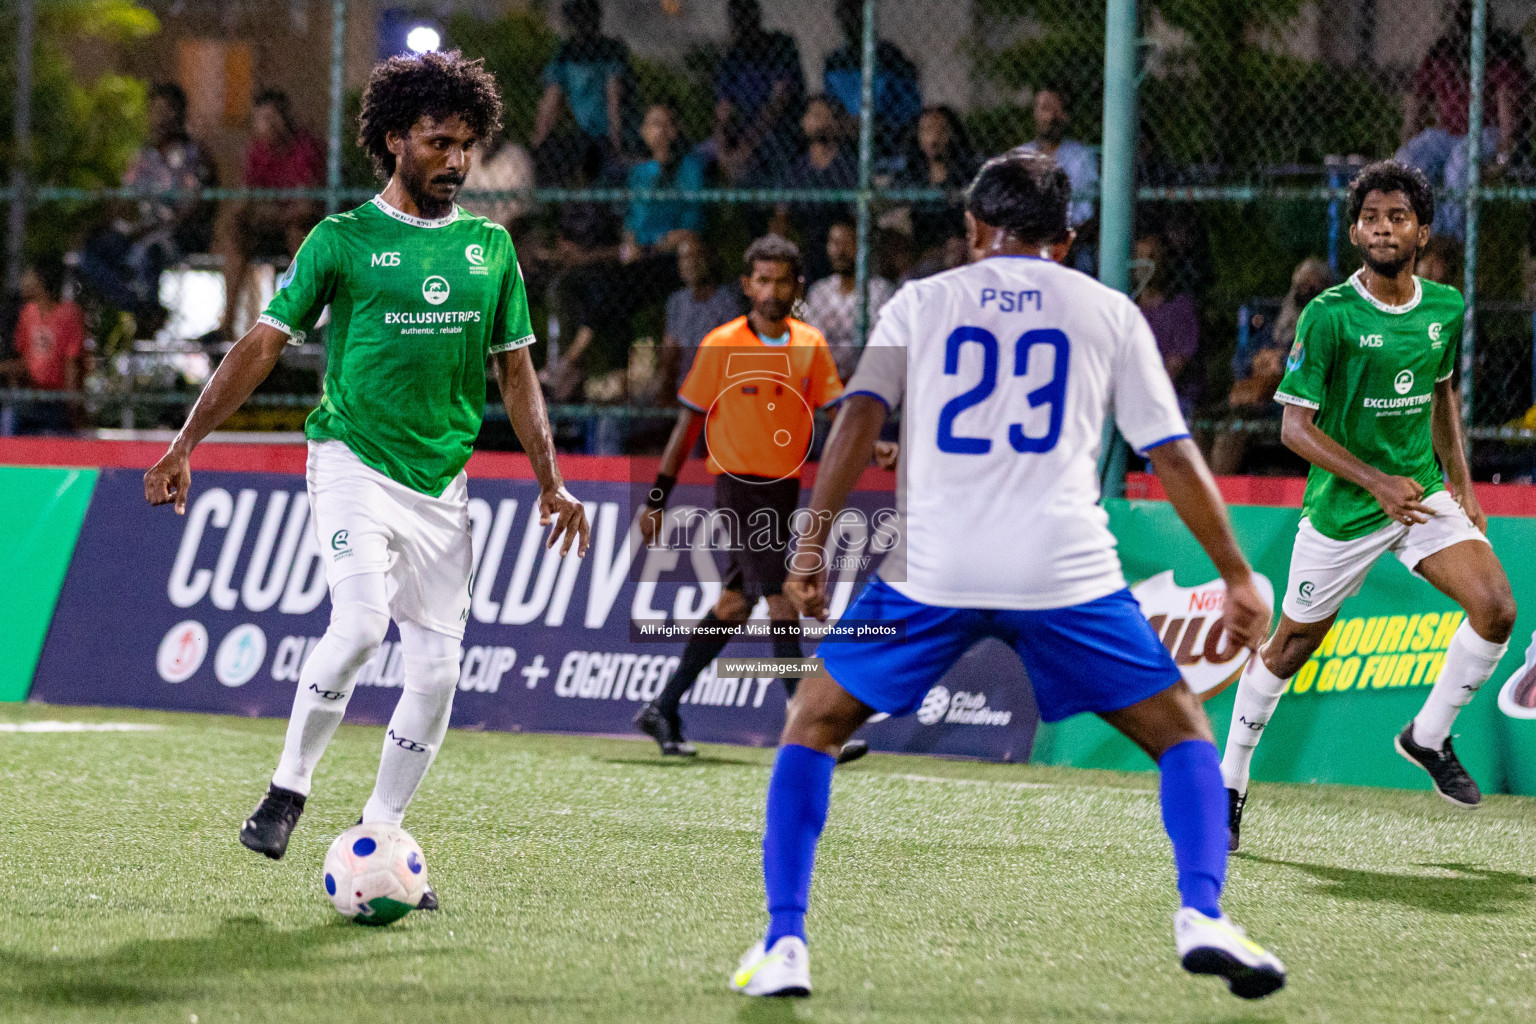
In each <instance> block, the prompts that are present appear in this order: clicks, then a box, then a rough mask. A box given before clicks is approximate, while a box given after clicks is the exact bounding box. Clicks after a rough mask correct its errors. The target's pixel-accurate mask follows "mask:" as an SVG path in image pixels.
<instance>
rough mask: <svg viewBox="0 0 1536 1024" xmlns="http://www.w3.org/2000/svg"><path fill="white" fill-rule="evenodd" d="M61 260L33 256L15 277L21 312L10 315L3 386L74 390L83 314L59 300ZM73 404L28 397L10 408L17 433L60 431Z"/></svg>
mask: <svg viewBox="0 0 1536 1024" xmlns="http://www.w3.org/2000/svg"><path fill="white" fill-rule="evenodd" d="M63 294H64V263H63V261H62V260H58V259H53V260H47V261H39V262H37V263H34V264H33V265H32V266H30V267H28V268H27V270H26V271H25V272H24V273H23V274H22V276H21V301H22V303H23V305H22V307H21V315H20V316H19V317H18V318H17V320H16V334H15V338H14V339H13V340H14V342H15V345H14V347H15V350H16V358H15V359H9V360H6V361H5V362H0V380H3V381H4V383H5V384H6V386H7V387H21V388H30V389H32V390H35V391H79V390H80V381H81V378H82V377H83V376H84V374H83V372H82V365H81V364H82V361H83V359H84V355H85V317H84V316H82V315H81V313H80V307H79V306H77V305H75V304H74V303H73V302H67V301H64V298H63ZM73 421H74V409H73V407H72V406H71V405H69V404H68V403H65V402H29V403H24V404H23V405H21V406H19V407H18V408H17V410H16V432H17V433H20V434H34V433H55V432H66V431H69V430H71V429H72V427H73Z"/></svg>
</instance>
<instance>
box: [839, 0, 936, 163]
mask: <svg viewBox="0 0 1536 1024" xmlns="http://www.w3.org/2000/svg"><path fill="white" fill-rule="evenodd" d="M836 13H837V24H838V27H840V28H841V29H842V30H843V45H842V46H839V47H838V48H837V49H835V50H833V51H832V52H831V53H830V54H828V55H827V62H826V65H825V66H824V68H823V70H822V74H821V87H822V89H823V90H824V91H825V92H826V94H827V95H828V96H831V97H832V98H833V99H834V100H835V101H837V103H838V104H839V106H840V107H841V112H842V114H843V116H844V117H847V118H850V119H852V120H853V121H855V122H857V120H858V116H859V107H860V102H859V100H860V97H861V96H862V95H863V87H864V3H863V0H837V11H836ZM873 100H874V109H875V126H874V139H875V157H876V159H882V158H885V159H888V158H890V157H895V156H898V155H899V154H900V153H901V145H902V140H903V139H904V137H905V134H904V133H906V132H907V131H908V130H910V129H911V127H912V122H913V121H915V120H917V115H918V113H919V111H921V110H922V109H923V90H922V86H921V84H920V83H919V77H918V72H917V65H915V64H913V63H912V62H911V61H910V60H908V59H907V55H906V54H904V53H902V52H901V49H900V48H899V47H898V46H897V45H896V44H895V43H892V42H888V41H886V40H884V39H881V40H878V41H877V42H876V43H875V80H874V97H873Z"/></svg>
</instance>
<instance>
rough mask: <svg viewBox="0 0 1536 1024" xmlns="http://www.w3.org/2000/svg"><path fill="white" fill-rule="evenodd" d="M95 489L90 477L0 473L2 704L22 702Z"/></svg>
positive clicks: (3, 469)
mask: <svg viewBox="0 0 1536 1024" xmlns="http://www.w3.org/2000/svg"><path fill="white" fill-rule="evenodd" d="M95 484H96V470H94V469H52V468H47V467H31V466H0V537H3V538H5V540H4V542H3V543H0V580H4V581H5V583H4V586H0V622H3V623H4V624H5V625H4V627H3V628H0V701H12V700H26V699H27V687H28V685H30V684H31V682H32V673H33V670H34V669H35V668H36V666H37V656H38V652H39V651H41V650H42V648H43V637H44V636H45V635H47V633H48V621H49V619H50V618H51V617H52V615H53V605H54V602H55V601H56V600H57V599H58V596H59V587H60V586H61V585H62V584H63V582H64V573H65V570H66V569H68V568H69V557H70V554H71V552H73V551H74V550H75V538H76V537H77V536H78V535H79V533H80V521H81V520H82V519H83V518H84V517H85V509H86V506H87V505H88V504H89V503H90V500H91V489H92V488H93V487H94V486H95Z"/></svg>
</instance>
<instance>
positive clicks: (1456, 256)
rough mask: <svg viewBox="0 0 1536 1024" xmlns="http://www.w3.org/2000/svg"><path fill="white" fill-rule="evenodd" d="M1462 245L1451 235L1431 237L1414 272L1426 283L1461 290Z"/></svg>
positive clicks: (1421, 250)
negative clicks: (1429, 282)
mask: <svg viewBox="0 0 1536 1024" xmlns="http://www.w3.org/2000/svg"><path fill="white" fill-rule="evenodd" d="M1461 258H1462V243H1461V242H1458V241H1457V240H1456V239H1454V238H1451V237H1450V236H1449V235H1431V236H1430V239H1429V242H1428V244H1426V245H1425V246H1424V248H1422V249H1420V250H1419V259H1418V262H1417V263H1415V264H1414V267H1413V272H1414V273H1415V274H1417V275H1418V276H1419V277H1422V278H1424V279H1425V280H1426V281H1434V282H1435V283H1436V284H1448V285H1450V286H1451V287H1452V288H1455V289H1457V290H1458V291H1459V290H1460V289H1461V286H1462V284H1464V283H1465V282H1463V281H1462V279H1461Z"/></svg>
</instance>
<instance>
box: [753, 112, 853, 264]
mask: <svg viewBox="0 0 1536 1024" xmlns="http://www.w3.org/2000/svg"><path fill="white" fill-rule="evenodd" d="M800 130H801V131H802V132H804V133H805V150H804V151H803V152H802V153H801V154H800V155H799V156H797V157H795V159H794V161H793V162H792V163H791V164H790V165H789V166H788V167H786V168H785V169H784V170H783V172H782V173H780V174H779V175H777V178H776V180H775V182H774V184H776V185H777V186H779V187H780V188H804V189H849V188H855V187H857V186H858V183H859V167H858V162H857V160H855V158H854V156H853V154H852V153H851V152H850V151H849V150H848V148H847V147H846V146H844V145H843V137H842V133H841V132H840V131H839V130H838V125H837V112H836V109H835V108H834V106H833V101H832V99H831V98H830V97H827V96H820V95H818V96H812V97H811V98H810V99H809V100H806V103H805V114H804V116H803V117H801V118H800ZM848 210H849V204H847V203H831V204H829V203H812V202H799V203H780V204H779V206H778V209H777V210H776V211H775V213H774V215H773V219H772V220H771V221H770V222H769V226H768V230H769V232H770V233H771V234H775V235H780V236H782V237H785V238H788V237H789V236H790V235H791V234H796V235H799V236H800V251H801V252H803V253H805V276H806V277H807V278H809V279H810V280H816V279H817V278H821V277H825V276H826V275H827V274H828V273H830V272H831V269H832V268H831V265H830V264H829V263H828V262H827V228H828V227H829V226H830V225H831V223H832V222H833V221H835V220H837V219H839V218H841V217H846V216H848Z"/></svg>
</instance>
